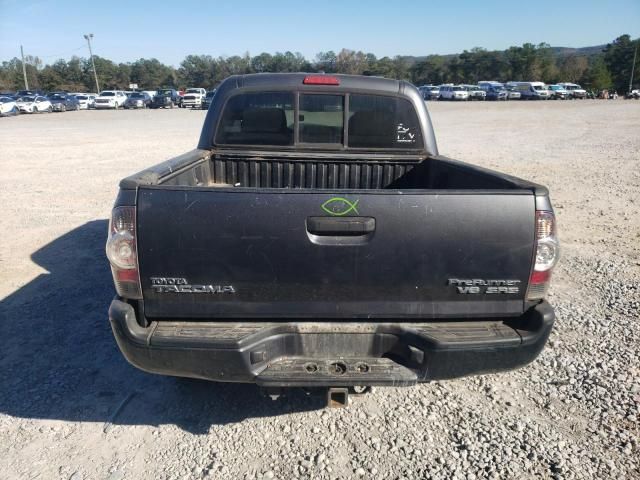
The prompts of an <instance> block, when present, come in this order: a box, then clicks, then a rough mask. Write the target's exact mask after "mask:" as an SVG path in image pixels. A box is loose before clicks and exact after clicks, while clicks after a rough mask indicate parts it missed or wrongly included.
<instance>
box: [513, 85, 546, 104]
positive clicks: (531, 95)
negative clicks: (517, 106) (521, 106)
mask: <svg viewBox="0 0 640 480" xmlns="http://www.w3.org/2000/svg"><path fill="white" fill-rule="evenodd" d="M510 87H513V89H514V90H515V91H517V92H520V95H521V97H522V99H523V100H548V99H549V98H550V94H549V89H548V88H547V85H546V84H545V83H544V82H507V88H510Z"/></svg>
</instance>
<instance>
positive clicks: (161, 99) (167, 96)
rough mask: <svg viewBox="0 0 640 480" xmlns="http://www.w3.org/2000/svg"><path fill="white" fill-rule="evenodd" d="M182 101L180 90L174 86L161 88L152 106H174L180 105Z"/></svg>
mask: <svg viewBox="0 0 640 480" xmlns="http://www.w3.org/2000/svg"><path fill="white" fill-rule="evenodd" d="M181 103H182V97H181V96H180V95H178V92H177V91H176V90H175V89H173V88H161V89H159V90H158V93H157V94H156V96H155V97H153V102H152V103H151V108H167V107H168V108H173V107H176V106H178V107H179V106H180V104H181Z"/></svg>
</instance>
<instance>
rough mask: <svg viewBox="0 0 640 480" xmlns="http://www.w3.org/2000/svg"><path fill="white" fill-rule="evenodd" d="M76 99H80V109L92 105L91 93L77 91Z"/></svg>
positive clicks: (86, 108)
mask: <svg viewBox="0 0 640 480" xmlns="http://www.w3.org/2000/svg"><path fill="white" fill-rule="evenodd" d="M75 97H76V100H78V105H79V106H80V110H88V109H89V108H90V107H89V105H90V103H91V100H90V99H89V95H87V94H85V93H76V94H75Z"/></svg>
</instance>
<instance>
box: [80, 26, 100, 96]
mask: <svg viewBox="0 0 640 480" xmlns="http://www.w3.org/2000/svg"><path fill="white" fill-rule="evenodd" d="M84 38H85V39H86V40H87V43H88V44H89V56H90V57H91V66H92V67H93V77H94V78H95V79H96V93H100V85H99V84H98V74H97V73H96V64H95V63H94V61H93V51H92V50H91V39H92V38H93V33H90V34H88V35H85V36H84Z"/></svg>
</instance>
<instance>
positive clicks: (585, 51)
mask: <svg viewBox="0 0 640 480" xmlns="http://www.w3.org/2000/svg"><path fill="white" fill-rule="evenodd" d="M606 46H607V45H606V44H605V45H596V46H594V47H581V48H569V47H551V51H552V52H553V54H554V55H555V56H556V57H567V56H569V55H581V56H585V57H593V56H594V55H598V54H600V53H602V51H603V50H604V49H605V47H606Z"/></svg>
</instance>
